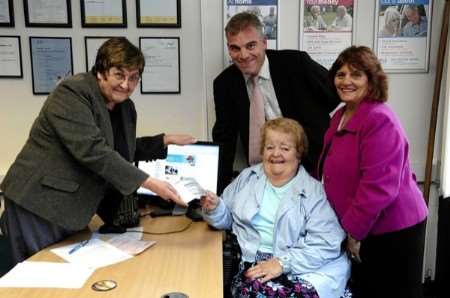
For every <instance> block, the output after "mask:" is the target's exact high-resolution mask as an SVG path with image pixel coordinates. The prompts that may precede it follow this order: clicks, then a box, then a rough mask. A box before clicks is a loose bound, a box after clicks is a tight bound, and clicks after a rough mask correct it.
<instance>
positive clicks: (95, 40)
mask: <svg viewBox="0 0 450 298" xmlns="http://www.w3.org/2000/svg"><path fill="white" fill-rule="evenodd" d="M112 37H113V36H85V37H84V44H85V49H86V71H90V70H91V69H92V67H93V66H94V64H95V58H96V57H97V51H98V49H99V48H100V47H101V45H102V44H103V43H104V42H105V41H107V40H108V39H110V38H112Z"/></svg>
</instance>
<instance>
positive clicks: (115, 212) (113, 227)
mask: <svg viewBox="0 0 450 298" xmlns="http://www.w3.org/2000/svg"><path fill="white" fill-rule="evenodd" d="M97 214H98V215H99V216H100V218H101V219H102V220H103V222H104V225H103V226H102V227H100V229H99V232H100V233H125V232H126V229H127V228H132V227H136V226H138V225H139V219H140V216H139V207H138V197H137V194H136V193H132V194H130V195H127V196H123V195H122V194H121V193H120V192H118V191H117V190H115V189H109V190H108V191H107V192H106V194H105V198H104V199H103V200H102V201H101V203H100V206H99V207H98V209H97Z"/></svg>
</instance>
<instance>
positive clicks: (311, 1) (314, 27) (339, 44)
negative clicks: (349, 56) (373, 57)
mask: <svg viewBox="0 0 450 298" xmlns="http://www.w3.org/2000/svg"><path fill="white" fill-rule="evenodd" d="M355 6H356V0H303V1H302V3H301V5H300V27H301V28H300V49H301V50H303V51H306V52H308V54H309V55H310V56H311V57H312V58H313V59H314V60H315V61H317V62H318V63H320V64H321V65H323V66H324V67H326V68H330V67H331V65H332V64H333V62H334V60H335V59H336V57H337V56H338V55H339V53H340V52H341V51H342V50H344V49H345V48H347V47H349V46H351V45H352V41H353V38H354V37H353V33H354V28H353V24H354V22H353V19H354V18H355V15H354V14H355V11H356V7H355Z"/></svg>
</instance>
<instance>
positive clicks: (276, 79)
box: [266, 50, 290, 115]
mask: <svg viewBox="0 0 450 298" xmlns="http://www.w3.org/2000/svg"><path fill="white" fill-rule="evenodd" d="M276 54H277V53H276V51H274V50H266V55H267V59H268V60H269V71H270V77H271V79H272V84H273V89H274V90H275V95H276V97H277V101H278V105H279V106H280V110H281V114H283V115H286V114H287V113H286V112H287V110H288V107H287V106H286V104H287V102H286V101H285V100H284V99H285V98H289V93H290V92H289V81H288V80H287V78H286V77H285V76H283V74H284V73H285V72H286V71H287V70H286V69H283V65H281V64H280V62H279V59H278V60H277V58H278V57H277V56H276Z"/></svg>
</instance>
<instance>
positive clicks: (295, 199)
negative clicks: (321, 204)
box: [275, 166, 307, 222]
mask: <svg viewBox="0 0 450 298" xmlns="http://www.w3.org/2000/svg"><path fill="white" fill-rule="evenodd" d="M306 178H307V177H306V171H305V169H304V168H303V166H300V168H299V169H298V173H297V175H296V176H295V177H294V178H293V179H294V181H292V182H293V183H292V187H291V189H290V190H289V191H287V192H286V194H285V196H286V197H284V198H283V199H282V200H281V202H280V206H279V207H278V212H277V219H276V221H275V222H279V220H280V218H282V217H283V215H284V214H285V213H286V212H287V211H288V210H291V209H292V208H296V206H298V204H299V200H302V199H306V197H307V193H306V191H305V185H304V182H305V181H306Z"/></svg>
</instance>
